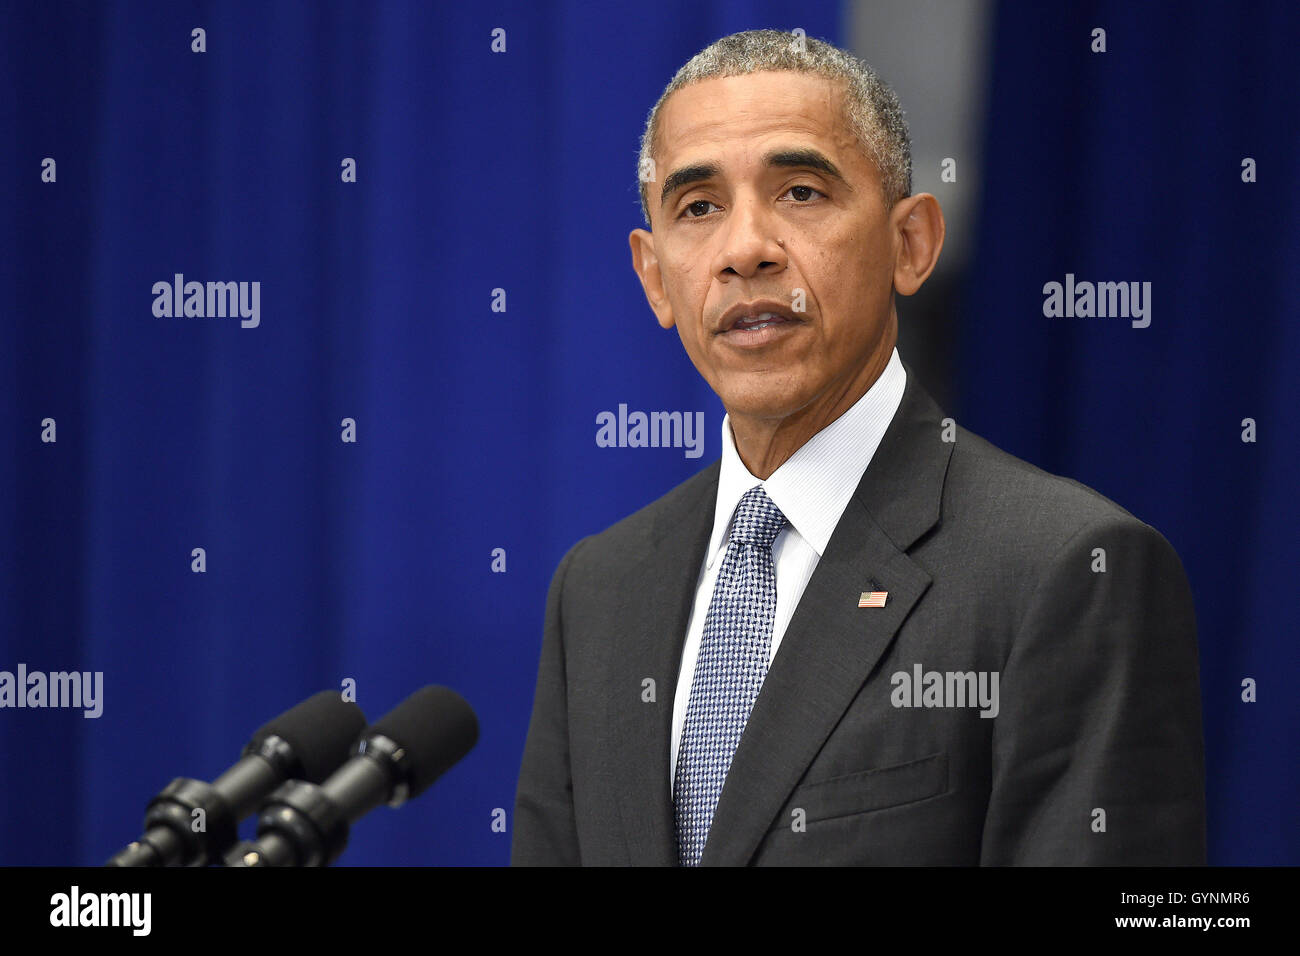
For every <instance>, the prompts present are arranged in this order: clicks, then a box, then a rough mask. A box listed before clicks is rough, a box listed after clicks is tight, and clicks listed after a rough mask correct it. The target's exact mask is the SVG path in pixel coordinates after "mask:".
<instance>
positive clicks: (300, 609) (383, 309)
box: [0, 0, 842, 864]
mask: <svg viewBox="0 0 1300 956" xmlns="http://www.w3.org/2000/svg"><path fill="white" fill-rule="evenodd" d="M651 13H653V15H651ZM763 26H771V27H778V28H782V29H793V28H794V27H802V28H803V29H804V30H806V31H807V32H808V34H809V35H813V36H820V37H824V38H826V39H829V40H831V41H832V42H842V38H841V36H840V10H839V8H838V6H837V5H835V4H827V5H824V6H822V7H817V8H813V9H809V8H808V7H807V5H806V4H805V3H800V2H766V3H764V2H730V3H727V2H705V3H700V2H698V0H672V2H667V3H661V4H658V5H656V6H655V7H654V8H653V11H649V10H648V8H645V7H642V6H637V5H623V4H604V3H579V2H573V0H569V2H559V3H550V4H537V3H524V2H520V3H510V4H506V3H483V4H460V3H457V4H439V3H426V2H419V3H407V4H396V3H385V4H368V3H311V2H302V3H274V4H264V3H233V4H232V3H212V4H189V3H171V2H167V3H153V4H145V3H121V4H115V5H103V4H97V3H87V4H69V3H62V4H51V3H25V4H18V5H11V4H5V5H3V11H0V37H3V40H2V41H0V43H2V44H3V50H4V55H3V57H0V77H2V79H3V89H4V90H5V91H6V95H5V96H4V97H3V98H0V110H3V114H2V115H3V125H2V128H3V130H4V132H5V137H4V138H5V142H6V146H5V149H4V150H2V151H0V174H2V175H0V180H2V181H3V182H4V183H5V200H4V215H3V226H2V228H3V229H4V250H3V251H4V255H3V256H2V257H0V294H3V301H4V303H5V306H6V307H5V310H4V319H3V322H2V323H0V336H3V338H2V339H0V346H2V347H3V359H2V360H0V407H2V409H3V414H2V415H0V429H3V437H4V440H5V442H6V445H7V447H8V449H9V454H8V455H6V456H4V457H3V459H2V461H3V464H2V465H0V468H3V472H0V474H2V475H3V484H2V485H0V491H3V493H4V497H3V512H0V514H2V515H3V521H4V531H3V533H4V542H5V545H6V546H5V547H4V548H3V550H2V551H0V554H2V555H3V556H2V557H0V560H3V561H4V574H3V581H4V587H3V589H0V620H3V621H4V622H5V627H4V630H3V636H2V637H0V670H8V671H10V672H13V671H14V669H15V668H16V666H17V665H18V664H19V663H20V662H21V663H23V664H25V665H26V667H27V668H28V669H29V670H40V671H46V672H53V671H71V670H77V671H89V672H95V671H101V672H102V673H103V702H102V707H103V712H102V715H101V716H100V717H98V718H97V719H87V718H85V717H83V716H82V712H81V711H75V710H52V709H45V710H32V709H26V710H8V709H7V710H4V711H2V712H0V778H3V780H4V786H3V787H0V863H2V864H26V863H41V864H59V863H78V864H98V863H101V862H103V861H104V860H105V859H106V858H107V857H108V856H109V855H111V854H112V853H113V852H114V851H115V850H117V849H118V848H119V847H120V846H122V845H123V844H125V843H126V842H127V841H129V840H131V839H133V838H134V837H135V836H137V835H138V832H139V825H140V821H141V818H142V816H143V812H144V805H145V802H146V801H147V799H148V798H149V797H151V796H152V795H153V794H154V793H155V792H157V791H158V790H159V789H161V788H162V787H163V786H164V785H165V784H166V783H167V782H168V781H169V780H170V779H171V778H172V777H173V776H192V777H199V778H203V779H211V778H212V777H214V776H215V775H216V774H218V773H219V772H220V771H222V770H223V769H225V768H226V767H227V766H228V765H229V764H231V763H233V762H234V760H235V759H236V758H237V756H238V752H239V749H240V748H241V747H242V745H243V743H244V741H245V740H246V739H247V737H248V736H249V734H250V733H251V732H252V731H253V730H254V729H255V728H256V727H257V726H259V725H260V724H261V723H263V722H264V721H265V720H266V719H268V718H269V717H271V716H273V715H275V714H276V713H279V712H280V711H282V710H284V709H286V708H287V707H289V706H290V705H292V704H294V703H296V702H297V701H298V700H300V699H302V698H304V697H306V696H307V695H309V694H311V693H312V692H314V691H317V690H320V689H322V688H328V687H335V688H337V687H341V686H342V682H343V681H344V680H347V679H351V680H354V681H355V682H356V688H357V700H358V703H359V704H360V705H361V706H362V707H363V708H364V709H365V711H366V713H367V715H368V716H369V717H370V718H371V719H372V720H374V719H377V718H378V717H380V716H381V715H382V714H383V713H384V712H386V711H387V710H388V709H390V708H391V707H392V706H393V705H395V704H397V703H398V702H399V701H400V700H401V699H402V698H403V697H404V696H405V695H406V694H408V693H410V692H411V691H414V690H415V689H417V688H418V687H420V686H422V685H424V684H428V683H439V684H445V685H448V686H450V687H453V688H455V689H456V690H458V691H459V692H460V693H462V694H463V695H464V696H465V697H466V698H467V699H468V700H469V701H470V703H471V704H473V705H474V706H475V708H476V710H477V712H478V715H479V719H480V724H481V739H480V743H479V745H478V747H477V748H476V749H475V750H474V751H473V752H472V753H471V754H470V755H469V757H467V758H466V760H465V761H464V762H463V763H462V764H461V765H459V766H457V767H456V768H454V769H453V770H452V771H451V772H450V773H449V774H448V775H447V776H446V777H445V778H444V779H443V780H442V781H440V782H439V783H438V784H437V785H435V787H434V788H433V789H432V790H431V791H430V792H429V793H428V794H427V795H426V796H424V797H421V798H420V799H419V800H417V801H414V802H412V803H410V804H409V805H408V806H406V807H404V808H402V809H400V810H396V811H394V810H389V809H382V810H380V811H378V812H376V813H374V814H372V815H371V816H370V817H368V818H367V819H365V820H364V821H362V822H361V823H360V824H359V825H358V826H357V827H356V828H355V829H354V832H353V835H352V841H351V846H350V848H349V850H348V851H347V852H346V853H345V855H344V856H343V858H342V862H344V863H353V864H483V863H487V864H498V863H505V862H506V861H507V860H508V857H509V840H510V836H509V833H508V832H506V833H500V832H494V831H493V829H492V823H493V811H494V810H495V809H496V808H503V809H505V810H506V811H507V813H510V812H512V808H513V799H514V789H515V782H516V776H517V773H518V769H519V758H520V755H521V753H522V750H523V742H524V736H525V733H526V731H527V724H528V716H529V713H530V710H531V705H532V695H533V686H534V682H535V679H536V666H537V655H538V651H539V648H540V644H541V633H542V612H543V607H544V602H545V594H546V586H547V584H548V582H549V580H550V575H551V573H552V571H553V570H554V568H555V565H556V563H557V562H558V561H559V559H560V557H561V556H562V554H563V553H564V551H565V550H566V549H567V547H568V546H569V545H570V544H571V543H573V542H574V541H575V540H577V539H578V538H579V537H581V536H583V535H585V534H589V533H592V532H595V531H598V530H600V529H601V528H603V527H606V526H608V525H609V524H611V523H612V522H613V521H615V520H617V519H618V518H620V517H622V516H624V515H626V514H628V513H630V512H631V511H634V510H636V509H637V508H639V507H641V506H642V505H644V504H646V503H647V502H649V501H651V500H652V499H654V498H656V497H658V496H659V495H660V494H662V493H664V492H665V491H667V490H668V489H669V488H671V487H672V486H673V485H675V484H677V483H678V482H680V481H682V480H684V479H685V478H687V477H688V476H690V475H691V474H693V473H695V472H696V471H698V470H699V469H700V468H702V467H704V466H705V465H706V464H707V463H708V462H709V461H711V460H713V458H715V457H716V456H717V455H718V452H719V448H718V434H719V431H718V430H719V427H720V425H721V415H722V410H721V407H720V405H719V404H718V402H717V400H716V398H715V397H714V396H713V395H712V393H711V392H710V391H709V390H708V388H707V386H706V385H705V384H704V383H703V382H702V381H701V380H700V378H699V376H698V375H697V374H696V372H695V370H694V369H693V367H692V366H691V364H690V362H689V361H688V360H687V359H686V357H685V355H684V353H683V351H682V348H681V346H680V344H679V342H678V340H677V337H676V335H675V333H666V332H664V331H663V330H661V329H660V328H659V327H658V326H657V325H656V324H655V321H654V317H653V315H652V314H651V313H650V311H649V309H648V307H647V306H646V304H645V300H644V297H643V296H642V293H641V290H640V286H639V284H638V283H637V281H636V278H635V275H634V274H633V272H632V269H631V258H630V252H629V250H628V246H627V239H626V236H627V232H628V230H630V229H632V228H634V227H636V226H639V225H641V222H640V212H639V208H638V203H637V192H636V150H637V143H638V138H639V136H640V133H641V127H642V124H643V122H644V120H645V115H646V112H647V110H648V109H649V108H650V106H651V105H652V104H653V103H654V101H655V99H656V98H657V97H658V95H659V93H660V92H661V91H662V89H663V87H664V85H665V84H666V83H667V82H668V80H669V78H670V77H671V75H672V73H673V71H675V70H676V68H677V67H678V66H680V65H681V64H682V63H683V62H685V60H686V59H687V58H689V57H690V56H691V55H692V54H693V53H695V52H697V51H698V50H699V49H701V48H703V47H704V46H706V45H707V44H708V43H710V42H712V41H713V40H714V39H716V38H717V37H719V36H722V35H724V34H727V33H731V32H735V31H737V30H743V29H749V28H754V27H763ZM195 28H202V29H203V30H204V31H205V36H204V39H205V44H206V52H203V53H197V52H193V51H192V44H193V43H194V39H193V38H192V31H193V30H194V29H195ZM497 28H500V29H501V30H503V31H504V34H503V37H504V43H505V51H504V52H494V51H493V49H492V45H493V40H494V34H493V31H494V30H496V29H497ZM497 36H498V37H500V36H502V35H501V34H498V35H497ZM47 157H48V158H51V159H53V160H55V167H54V171H55V175H56V180H55V181H54V182H43V181H42V170H43V165H42V164H43V161H44V160H45V159H46V158H47ZM348 158H351V159H353V160H355V162H356V182H355V183H350V182H344V181H343V178H342V174H343V167H342V164H343V162H344V160H345V159H348ZM178 273H179V274H181V275H183V276H184V277H185V279H184V281H187V282H188V281H199V282H204V283H207V282H228V281H235V282H248V283H251V282H254V281H256V282H259V283H260V286H259V290H260V309H259V314H258V319H259V322H258V324H257V326H256V327H244V322H245V321H248V322H251V319H249V320H241V319H240V318H233V317H229V316H228V317H225V318H199V317H193V316H189V317H186V316H181V317H174V316H173V317H159V316H156V315H155V314H154V304H155V298H156V296H155V294H154V293H153V291H152V289H153V287H154V284H155V283H158V282H165V283H171V282H172V281H173V277H174V276H175V275H176V274H178ZM246 288H247V289H248V290H249V293H250V295H251V288H252V287H251V285H250V286H247V287H246ZM494 290H503V293H502V294H496V293H494ZM502 301H504V305H505V308H504V311H496V310H494V308H493V306H494V304H498V305H499V304H500V303H501V302H502ZM250 304H251V303H250ZM620 404H622V405H626V406H627V408H628V409H629V410H631V411H635V410H643V411H649V410H675V411H681V412H683V413H686V412H703V413H705V431H704V436H703V437H704V444H703V449H702V455H701V456H700V457H698V458H691V457H687V454H686V451H687V449H684V448H602V447H598V446H597V444H596V441H595V437H596V432H597V425H596V417H597V415H598V414H599V413H600V412H602V411H612V412H614V413H615V414H617V412H618V409H619V406H620ZM46 419H52V420H53V422H54V429H55V430H54V435H53V437H55V438H56V441H54V442H48V441H43V440H42V435H43V433H46V437H49V436H48V427H47V426H45V425H43V424H42V423H43V422H44V421H45V420H46ZM344 419H353V420H354V421H355V428H356V433H355V435H356V441H355V442H344V441H343V440H342V434H343V425H342V424H341V423H342V422H343V420H344ZM196 548H202V549H204V552H205V556H206V557H205V559H206V570H204V571H203V572H202V573H196V572H195V571H194V570H192V562H193V561H194V560H195V559H194V558H193V556H192V553H193V551H194V549H196ZM498 548H499V549H504V560H505V571H504V573H499V572H494V571H493V560H494V558H493V555H494V551H495V549H498ZM247 830H248V828H247V827H245V832H247Z"/></svg>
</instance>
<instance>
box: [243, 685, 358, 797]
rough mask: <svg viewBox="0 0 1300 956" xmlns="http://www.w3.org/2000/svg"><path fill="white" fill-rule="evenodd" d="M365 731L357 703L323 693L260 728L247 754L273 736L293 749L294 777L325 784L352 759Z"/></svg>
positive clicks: (251, 741)
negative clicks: (358, 740)
mask: <svg viewBox="0 0 1300 956" xmlns="http://www.w3.org/2000/svg"><path fill="white" fill-rule="evenodd" d="M365 729H366V715H365V714H364V713H362V712H361V708H360V707H358V706H357V705H356V703H355V702H353V701H350V700H344V699H343V695H342V694H341V693H340V692H339V691H337V690H323V691H321V692H320V693H319V694H313V695H312V696H311V697H308V698H307V699H306V700H304V701H303V702H302V703H301V704H299V705H298V706H297V707H294V708H292V709H290V710H286V711H285V712H284V713H283V714H281V715H280V716H279V717H276V718H274V719H272V720H270V721H268V722H267V723H266V724H265V725H263V726H262V727H259V728H258V730H257V732H256V733H254V734H253V739H252V740H250V741H249V743H248V747H247V748H246V750H245V752H246V753H248V752H252V751H253V750H256V749H257V748H258V747H259V746H260V745H261V743H262V741H263V740H265V739H266V738H267V737H270V736H271V735H272V734H274V735H276V736H278V737H281V738H283V739H284V741H285V742H286V743H288V745H289V746H290V748H292V750H293V755H294V758H295V759H296V760H297V763H298V771H299V772H298V773H295V774H292V776H293V777H296V778H298V779H301V780H306V781H307V782H309V783H323V782H324V781H325V778H326V777H328V776H329V775H330V774H332V773H333V772H334V771H335V770H337V769H338V768H339V767H340V766H342V765H343V763H344V762H345V761H346V760H347V759H348V757H349V756H351V754H352V746H353V744H355V743H356V740H357V736H358V735H359V734H361V732H362V731H364V730H365Z"/></svg>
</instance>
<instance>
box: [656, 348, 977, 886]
mask: <svg viewBox="0 0 1300 956" xmlns="http://www.w3.org/2000/svg"><path fill="white" fill-rule="evenodd" d="M941 417H942V413H940V412H939V410H938V408H937V406H935V404H934V402H933V401H932V400H931V399H930V398H929V396H928V395H927V394H926V393H925V392H924V390H923V389H921V387H920V386H919V385H918V384H917V383H916V378H915V375H914V374H913V373H912V371H911V369H908V384H907V388H906V391H905V392H904V396H903V400H902V403H901V404H900V406H899V410H898V413H897V414H896V415H895V416H894V420H893V422H892V423H891V425H890V427H889V429H888V431H886V433H885V437H884V439H883V440H882V441H881V444H880V447H879V449H878V450H877V452H876V454H875V456H874V457H873V459H872V462H871V464H870V465H869V466H868V468H867V470H866V472H865V473H864V475H863V477H862V479H861V481H860V482H859V484H858V488H857V491H856V492H855V494H854V496H853V497H852V498H851V499H850V500H849V504H848V505H847V506H846V508H845V510H844V514H843V516H842V517H841V518H840V522H839V524H838V525H837V526H836V529H835V532H834V534H833V535H832V536H831V539H830V542H829V543H828V544H827V547H826V553H825V554H823V555H822V557H821V560H820V561H818V563H817V568H816V570H815V571H814V572H813V575H812V577H811V579H810V580H809V582H808V586H807V588H806V589H805V591H804V594H803V597H802V598H801V599H800V601H799V605H798V607H797V608H796V610H795V613H794V616H793V617H792V618H791V620H790V624H789V626H788V627H787V629H786V633H785V636H784V637H783V638H782V641H781V646H780V648H779V649H778V651H777V654H776V657H775V658H774V659H773V661H772V666H771V668H770V669H769V671H768V674H767V677H766V679H765V680H764V682H763V689H762V691H761V692H760V693H759V696H758V699H757V700H756V701H755V704H754V710H753V712H752V713H751V714H750V718H749V721H748V723H747V724H746V726H745V731H744V734H743V735H742V736H741V739H740V744H739V746H738V747H737V750H736V754H735V757H734V758H733V760H732V764H731V769H730V770H729V772H728V774H727V779H726V783H725V784H724V786H723V790H722V795H721V797H720V799H719V801H718V807H717V810H716V811H715V813H714V817H713V823H712V826H711V827H710V830H709V839H708V842H707V843H706V844H705V847H704V854H703V857H702V859H701V863H702V864H703V865H706V866H707V865H720V866H727V865H732V866H740V865H744V864H746V863H748V862H749V860H750V859H751V857H752V856H753V854H754V851H755V850H756V849H757V848H758V845H759V843H760V841H761V840H762V838H763V836H764V834H765V833H766V832H767V830H768V829H769V827H770V826H771V824H772V822H773V819H774V817H775V816H776V814H777V812H778V811H779V810H780V809H781V807H782V805H784V803H785V802H786V800H787V799H788V798H789V796H790V793H791V792H792V791H793V790H794V788H795V787H796V786H797V785H798V783H799V781H800V779H801V778H802V777H803V774H804V772H805V771H806V770H807V767H808V765H809V764H810V763H811V762H812V760H813V759H814V758H815V757H816V755H817V753H818V751H819V750H820V749H821V747H822V744H823V743H824V742H825V741H826V738H827V737H828V736H829V735H830V733H831V731H832V730H833V729H834V728H835V725H836V724H837V723H838V722H839V720H840V718H841V717H842V716H843V714H844V711H845V709H846V708H847V707H848V706H849V704H850V703H851V702H852V700H853V698H854V697H855V696H856V695H857V693H858V692H859V691H860V690H861V688H862V685H863V683H864V682H865V681H866V680H867V678H868V677H869V676H870V674H871V672H872V670H873V669H874V668H875V666H876V664H877V662H878V661H879V660H880V658H881V656H882V655H883V654H884V653H885V651H886V650H887V649H888V647H889V645H890V643H891V642H892V641H893V639H894V636H895V634H897V632H898V629H899V628H900V627H901V626H902V624H903V621H904V620H905V619H906V617H907V615H908V613H909V612H910V611H911V609H912V607H913V606H914V605H915V604H916V602H917V601H918V600H920V598H921V595H922V594H923V593H924V592H925V590H926V588H928V587H929V585H930V576H929V575H928V574H927V573H926V572H925V571H924V570H923V569H922V568H921V567H920V566H919V565H917V564H916V563H915V562H914V561H913V560H912V559H911V558H909V557H908V556H907V554H906V549H907V548H908V547H910V546H911V545H912V544H913V543H914V542H915V541H916V540H917V539H918V538H919V537H920V536H921V535H922V534H924V533H926V532H927V531H928V530H929V529H930V528H931V527H933V526H934V524H935V523H936V522H937V520H938V517H939V508H940V504H941V496H942V491H943V479H944V476H945V474H946V471H947V465H948V459H949V456H950V454H951V452H952V446H951V444H949V443H946V442H944V441H942V438H941V426H940V418H941ZM872 581H874V582H875V583H876V584H878V585H879V587H878V588H872V587H871V582H872ZM867 590H884V591H888V592H889V598H888V600H887V601H886V604H885V606H884V607H883V608H867V609H863V608H859V607H858V606H857V605H858V596H859V594H860V592H862V591H867ZM670 812H671V811H670Z"/></svg>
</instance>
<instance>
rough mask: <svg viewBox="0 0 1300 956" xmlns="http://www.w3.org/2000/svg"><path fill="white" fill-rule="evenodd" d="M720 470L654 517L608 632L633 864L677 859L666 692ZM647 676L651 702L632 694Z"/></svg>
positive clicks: (614, 730)
mask: <svg viewBox="0 0 1300 956" xmlns="http://www.w3.org/2000/svg"><path fill="white" fill-rule="evenodd" d="M719 470H720V469H719V464H718V463H717V462H714V464H713V465H712V466H711V467H710V468H707V469H705V470H704V471H703V472H701V473H700V474H699V475H698V476H697V477H696V478H695V479H694V480H693V481H692V482H691V484H690V485H688V486H687V487H686V488H684V489H682V490H683V492H684V493H683V494H682V495H681V496H679V497H678V498H677V499H676V500H674V501H673V502H672V504H671V505H670V506H669V507H668V508H666V509H665V511H664V512H663V513H662V514H661V515H660V516H659V520H658V521H657V522H656V524H655V528H654V531H653V533H652V534H651V535H650V538H649V540H648V541H647V543H646V554H645V556H644V558H643V560H641V561H639V562H638V563H637V564H636V565H635V567H633V568H631V569H630V570H629V572H628V574H627V576H626V577H625V578H624V579H623V581H622V582H621V585H620V587H619V588H618V592H619V594H620V595H622V602H621V607H620V610H619V616H618V620H619V621H621V622H624V627H623V628H622V629H621V630H620V631H619V633H618V634H616V635H613V636H612V639H613V640H614V642H615V648H614V654H613V655H612V658H611V672H612V674H613V675H615V676H614V678H613V680H612V681H611V682H610V683H611V694H610V697H609V698H608V700H607V714H608V719H609V728H610V734H611V744H612V746H611V749H610V753H611V756H612V763H613V767H614V771H613V778H612V785H613V787H614V789H615V791H616V793H617V794H618V801H619V811H620V814H621V815H622V820H623V834H622V835H623V838H624V841H625V844H626V847H627V855H628V859H627V862H628V863H630V864H632V865H636V866H675V865H676V864H677V835H676V832H675V829H674V824H673V807H672V795H671V793H670V792H669V789H668V759H669V741H670V737H671V733H672V715H673V695H674V693H675V691H676V686H677V670H678V668H679V667H680V665H681V656H682V648H683V646H684V645H685V643H686V626H687V624H688V622H689V618H690V611H691V605H692V603H693V602H694V600H695V587H696V584H697V583H698V580H699V573H700V566H701V565H702V564H703V563H704V552H705V549H706V548H707V547H708V542H709V535H710V533H711V532H712V530H713V509H714V504H715V502H716V501H717V494H718V473H719ZM647 677H649V678H653V679H654V682H655V697H656V699H655V702H654V703H644V702H642V701H641V700H640V698H639V697H637V696H635V694H636V691H637V689H638V688H640V686H641V681H642V680H644V679H645V678H647ZM688 679H689V678H688Z"/></svg>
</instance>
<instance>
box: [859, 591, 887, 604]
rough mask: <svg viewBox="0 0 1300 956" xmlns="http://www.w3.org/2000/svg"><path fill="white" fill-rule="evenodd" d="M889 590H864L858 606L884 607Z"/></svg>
mask: <svg viewBox="0 0 1300 956" xmlns="http://www.w3.org/2000/svg"><path fill="white" fill-rule="evenodd" d="M887 597H889V592H888V591H863V592H862V596H861V597H859V598H858V607H884V606H885V599H886V598H887Z"/></svg>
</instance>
